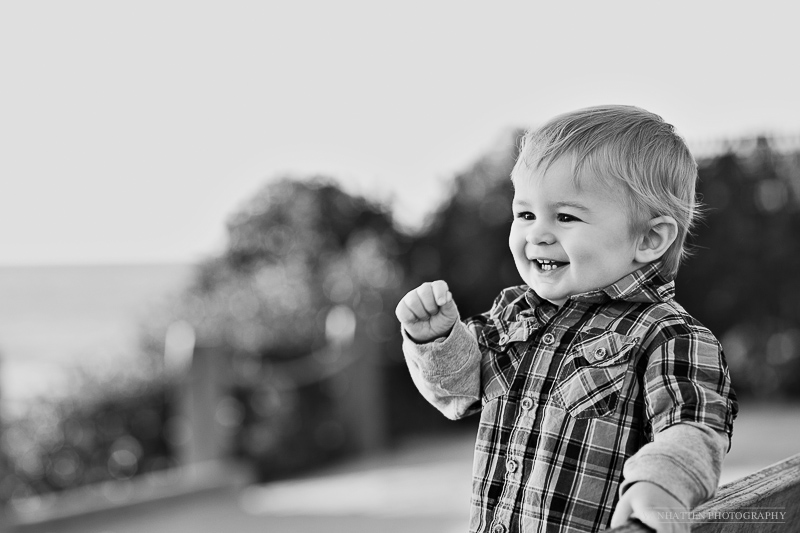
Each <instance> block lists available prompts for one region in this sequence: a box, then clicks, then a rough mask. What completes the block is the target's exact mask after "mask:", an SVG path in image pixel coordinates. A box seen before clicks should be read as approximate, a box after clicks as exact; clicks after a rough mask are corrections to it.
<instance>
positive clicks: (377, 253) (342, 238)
mask: <svg viewBox="0 0 800 533" xmlns="http://www.w3.org/2000/svg"><path fill="white" fill-rule="evenodd" d="M228 236H229V239H228V240H229V242H228V246H227V248H226V250H225V251H224V252H223V253H222V254H221V256H219V257H217V258H214V259H211V260H209V261H206V262H205V263H203V264H201V265H200V266H199V268H198V271H197V276H196V279H195V282H194V284H193V285H192V287H191V288H190V289H189V290H188V291H187V292H186V293H185V294H184V295H183V298H182V301H181V302H180V303H179V304H178V306H177V309H176V310H174V311H173V312H172V313H171V316H170V317H167V319H166V320H165V319H164V318H161V319H159V320H160V326H159V327H160V329H158V328H156V331H154V332H153V331H151V335H150V338H151V339H163V338H164V332H165V331H166V327H167V326H168V325H169V324H170V323H173V322H174V321H175V320H178V319H181V320H184V321H186V322H188V323H189V324H191V325H192V327H193V328H194V330H195V332H196V336H197V343H198V344H199V345H202V346H215V347H218V350H219V352H220V353H221V354H225V356H226V357H230V358H231V367H232V368H233V384H232V387H233V392H232V397H231V398H230V399H229V403H228V405H229V407H230V406H231V405H234V406H235V408H234V410H236V411H238V412H239V413H240V414H239V415H237V416H235V417H233V418H234V419H238V422H239V423H240V424H241V428H240V431H239V432H238V438H237V444H236V446H237V450H238V453H240V454H242V455H244V456H247V457H251V458H254V459H255V460H256V461H257V463H258V464H259V467H260V469H261V474H262V477H271V476H275V475H281V474H284V473H287V472H290V471H293V470H296V469H297V468H300V467H303V466H310V465H313V464H315V463H317V462H319V461H322V460H325V459H327V458H329V457H332V456H335V455H339V454H342V453H344V452H346V451H348V450H356V449H364V448H369V447H374V446H377V445H379V443H380V441H381V440H382V439H383V438H384V437H385V434H386V431H388V429H387V428H386V427H385V425H386V421H385V419H386V413H385V405H384V402H383V394H382V391H380V390H379V389H380V387H381V383H383V381H384V378H385V373H386V372H387V369H386V367H385V364H384V363H385V361H387V360H394V361H398V360H399V359H400V358H399V357H397V356H395V357H394V358H393V359H388V358H385V357H381V356H383V355H384V354H389V353H392V352H395V353H398V352H399V338H398V337H399V336H398V332H397V329H398V328H397V326H396V324H395V321H394V318H393V311H394V306H395V303H396V301H397V300H398V298H399V296H398V295H399V290H400V287H401V284H402V279H403V270H402V268H401V267H400V266H399V263H398V257H399V256H400V255H401V254H402V253H403V252H405V251H406V250H407V248H408V246H409V238H408V237H406V236H403V235H402V234H400V233H398V232H397V231H396V230H395V227H394V225H393V221H392V218H391V216H390V214H389V213H388V211H387V210H386V209H385V208H383V207H381V206H380V205H377V204H374V203H371V202H369V201H367V200H365V199H364V198H360V197H354V196H351V195H349V194H347V193H345V192H343V191H342V190H340V189H339V188H338V187H336V186H335V185H333V184H331V183H329V182H326V181H324V180H321V179H316V180H311V181H303V182H301V181H294V180H290V179H283V180H280V181H276V182H273V183H270V184H268V185H267V186H265V187H264V188H263V189H262V190H261V191H259V192H258V193H257V194H256V195H255V196H254V197H253V198H251V199H250V200H249V201H248V202H247V203H246V204H245V205H244V207H243V208H242V209H241V210H239V211H238V212H237V213H235V214H234V215H233V216H232V217H231V218H230V219H229V222H228ZM160 346H163V344H161V345H160ZM160 346H159V345H158V343H155V344H153V348H155V350H154V351H155V352H160V353H163V349H160Z"/></svg>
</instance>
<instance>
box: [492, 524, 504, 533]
mask: <svg viewBox="0 0 800 533" xmlns="http://www.w3.org/2000/svg"><path fill="white" fill-rule="evenodd" d="M492 533H506V526H504V525H503V524H495V525H494V527H492Z"/></svg>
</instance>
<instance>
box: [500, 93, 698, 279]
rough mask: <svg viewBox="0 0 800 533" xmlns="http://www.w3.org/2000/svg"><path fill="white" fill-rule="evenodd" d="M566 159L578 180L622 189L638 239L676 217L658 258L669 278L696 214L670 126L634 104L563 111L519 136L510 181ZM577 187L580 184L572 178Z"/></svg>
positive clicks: (693, 166) (690, 173)
mask: <svg viewBox="0 0 800 533" xmlns="http://www.w3.org/2000/svg"><path fill="white" fill-rule="evenodd" d="M565 156H566V157H570V158H571V159H572V161H573V172H574V176H575V179H576V180H578V176H579V175H585V174H589V175H591V176H593V177H596V178H598V179H601V180H605V182H606V185H611V184H613V183H620V184H622V186H623V189H624V190H625V192H626V194H625V195H624V201H625V204H626V207H627V208H628V214H629V217H630V223H631V232H632V233H634V234H643V233H644V232H646V231H647V230H648V229H649V225H648V223H649V221H650V220H651V219H653V218H655V217H658V216H665V215H668V216H671V217H672V218H674V219H675V221H676V222H677V223H678V235H677V237H676V239H675V242H673V243H672V245H671V246H670V247H669V249H667V251H666V252H665V253H664V255H663V256H662V258H661V261H662V267H661V269H662V272H663V273H664V274H666V275H667V276H669V277H674V276H675V275H676V274H677V272H678V266H679V265H680V263H681V261H682V260H683V259H684V258H685V256H686V255H687V253H688V252H687V250H686V249H685V241H686V237H687V235H688V234H689V232H690V230H691V228H692V226H693V224H694V222H695V219H696V218H697V217H698V216H699V206H698V205H697V201H696V199H695V183H696V181H697V163H696V162H695V160H694V157H692V154H691V153H690V152H689V149H688V147H687V146H686V143H685V142H684V141H683V139H682V138H681V137H680V136H679V135H678V134H677V133H675V128H674V127H673V126H672V125H671V124H668V123H666V122H665V121H664V119H662V118H661V117H660V116H658V115H656V114H653V113H650V112H648V111H645V110H644V109H640V108H638V107H633V106H599V107H589V108H585V109H579V110H577V111H573V112H570V113H565V114H563V115H559V116H557V117H555V118H554V119H552V120H551V121H550V122H548V123H547V124H545V125H544V126H542V127H541V128H538V129H536V130H532V131H529V132H527V133H526V134H525V135H524V137H523V138H522V144H521V146H520V153H519V157H518V158H517V162H516V165H515V166H514V170H513V171H512V173H511V176H512V180H513V179H514V177H515V176H516V175H517V174H518V173H519V172H521V170H522V166H523V165H524V166H525V167H526V168H538V167H539V166H540V165H544V170H547V168H548V167H549V166H550V164H552V163H553V162H554V161H555V160H556V159H559V158H561V157H565ZM584 170H586V171H588V172H586V173H584V172H582V171H584ZM584 179H585V178H584ZM576 185H577V186H580V183H578V182H577V181H576Z"/></svg>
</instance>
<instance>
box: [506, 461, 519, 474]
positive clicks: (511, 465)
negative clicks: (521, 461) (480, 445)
mask: <svg viewBox="0 0 800 533" xmlns="http://www.w3.org/2000/svg"><path fill="white" fill-rule="evenodd" d="M506 470H508V471H509V472H511V473H512V474H513V473H514V472H516V471H517V462H516V461H515V460H514V459H509V460H508V461H506Z"/></svg>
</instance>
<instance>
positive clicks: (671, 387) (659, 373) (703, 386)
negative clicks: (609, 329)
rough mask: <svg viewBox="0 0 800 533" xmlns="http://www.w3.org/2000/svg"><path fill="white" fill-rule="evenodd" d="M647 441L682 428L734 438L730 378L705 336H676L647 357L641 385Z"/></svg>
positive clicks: (718, 352)
mask: <svg viewBox="0 0 800 533" xmlns="http://www.w3.org/2000/svg"><path fill="white" fill-rule="evenodd" d="M644 389H645V397H644V400H645V409H646V414H647V418H648V420H649V423H650V428H651V431H652V433H651V436H652V435H655V434H657V433H658V432H660V431H662V430H663V429H665V428H667V427H670V426H672V425H675V424H678V423H680V422H696V423H699V424H703V425H705V426H707V427H709V428H711V429H713V430H716V431H721V432H724V433H725V434H727V436H728V439H729V442H730V438H731V436H732V433H733V420H734V418H735V417H736V413H737V411H738V403H737V401H736V395H735V393H734V391H733V389H732V388H731V381H730V374H729V372H728V366H727V364H726V362H725V356H724V354H723V352H722V347H721V346H720V344H719V342H718V341H717V339H716V338H715V337H714V336H713V335H711V333H709V332H704V331H699V332H695V333H691V334H683V335H678V336H675V337H673V338H670V339H669V340H667V341H665V342H663V343H661V344H660V345H659V346H657V347H656V348H655V349H654V350H653V351H652V352H651V353H650V355H649V359H648V364H647V369H646V371H645V379H644Z"/></svg>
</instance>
